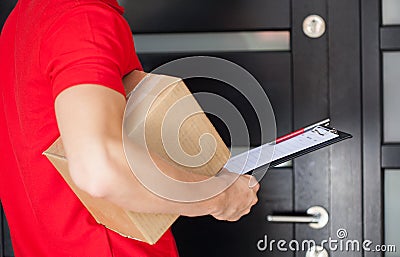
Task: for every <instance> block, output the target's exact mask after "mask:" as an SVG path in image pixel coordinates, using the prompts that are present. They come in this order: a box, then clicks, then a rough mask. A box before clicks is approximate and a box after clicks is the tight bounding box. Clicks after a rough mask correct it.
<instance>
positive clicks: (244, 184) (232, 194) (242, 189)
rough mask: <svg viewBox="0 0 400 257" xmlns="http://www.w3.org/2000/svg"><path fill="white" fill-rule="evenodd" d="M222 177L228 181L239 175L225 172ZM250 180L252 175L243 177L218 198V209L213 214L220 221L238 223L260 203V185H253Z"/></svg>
mask: <svg viewBox="0 0 400 257" xmlns="http://www.w3.org/2000/svg"><path fill="white" fill-rule="evenodd" d="M219 176H220V177H226V179H227V181H231V180H232V179H235V178H236V176H237V174H234V173H230V172H227V171H223V173H222V174H220V175H219ZM250 179H252V180H253V179H254V177H252V176H250V175H242V176H239V178H237V180H236V181H235V182H234V183H233V184H232V185H231V186H230V187H229V188H227V189H226V190H225V191H224V192H223V193H221V194H220V195H219V196H218V197H217V198H218V200H217V205H216V206H215V207H216V209H215V210H214V211H213V212H212V213H211V215H212V216H214V217H215V218H216V219H218V220H228V221H237V220H239V219H240V218H241V217H242V216H243V215H246V214H248V213H249V212H250V209H251V207H252V206H253V205H255V204H256V203H257V201H258V199H257V191H258V189H259V188H260V185H259V184H258V183H251V184H252V187H250Z"/></svg>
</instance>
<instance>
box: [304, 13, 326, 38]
mask: <svg viewBox="0 0 400 257" xmlns="http://www.w3.org/2000/svg"><path fill="white" fill-rule="evenodd" d="M325 27H326V25H325V21H324V19H323V18H322V17H321V16H319V15H315V14H313V15H309V16H307V17H306V18H305V19H304V21H303V32H304V34H306V35H307V36H308V37H310V38H319V37H321V36H322V35H323V34H324V33H325V29H326V28H325Z"/></svg>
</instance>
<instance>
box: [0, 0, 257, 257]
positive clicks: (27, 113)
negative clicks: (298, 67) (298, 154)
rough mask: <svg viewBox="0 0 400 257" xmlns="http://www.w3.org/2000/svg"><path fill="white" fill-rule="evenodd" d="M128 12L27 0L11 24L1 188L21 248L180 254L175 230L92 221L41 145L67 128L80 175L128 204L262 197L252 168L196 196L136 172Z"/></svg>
mask: <svg viewBox="0 0 400 257" xmlns="http://www.w3.org/2000/svg"><path fill="white" fill-rule="evenodd" d="M122 12H123V10H122V8H121V7H120V6H119V5H118V4H117V2H116V0H20V1H19V2H18V3H17V6H16V7H15V9H14V10H13V12H12V13H11V15H10V16H9V18H8V20H7V22H6V24H5V25H4V28H3V31H2V34H1V38H0V78H1V91H0V92H1V102H0V107H1V108H0V124H1V130H0V142H1V154H0V156H1V157H0V158H1V159H0V160H1V163H0V165H1V171H0V197H1V202H2V204H3V207H4V210H5V213H6V217H7V220H8V222H9V226H10V231H11V237H12V242H13V247H14V252H15V255H16V256H17V257H18V256H24V257H25V256H38V257H39V256H40V257H46V256H57V257H63V256H74V257H75V256H76V257H78V256H79V257H82V256H88V257H94V256H96V257H103V256H104V257H106V256H107V257H110V256H116V257H126V256H141V257H144V256H152V257H155V256H156V257H157V256H163V257H165V256H177V251H176V246H175V242H174V239H173V236H172V234H171V232H170V231H167V232H166V233H165V234H164V235H163V237H162V238H161V239H160V240H159V241H158V242H157V243H156V244H155V245H153V246H151V245H148V244H146V243H143V242H139V241H136V240H132V239H127V238H124V237H122V236H120V235H118V234H117V233H115V232H112V231H110V230H108V229H106V228H104V227H103V226H101V225H99V224H97V223H96V222H95V220H94V219H93V218H92V217H91V216H90V214H89V213H88V212H87V210H86V209H85V208H84V206H83V205H82V204H81V203H80V201H79V200H78V199H77V197H76V196H75V195H74V193H73V192H72V191H71V190H70V189H69V187H68V185H67V184H66V183H65V182H64V180H63V179H62V178H61V176H60V175H59V174H58V172H57V171H56V170H55V168H54V167H53V166H52V165H51V163H50V162H49V161H48V160H47V159H46V157H44V156H43V155H42V152H43V151H44V150H45V149H47V148H48V147H49V146H50V144H51V143H52V142H53V141H54V140H55V139H56V138H57V137H58V136H59V135H60V134H61V137H62V139H63V143H64V147H65V150H66V155H67V158H68V163H69V168H70V172H71V176H72V179H73V181H74V183H75V184H76V185H77V186H78V187H80V188H81V189H82V190H84V191H86V192H88V193H89V194H91V195H92V196H94V197H101V198H104V199H107V200H109V201H111V202H113V203H115V204H117V205H119V206H121V207H123V208H125V209H128V210H131V211H135V212H148V213H176V214H180V215H186V216H200V215H209V214H210V215H213V216H214V217H215V218H217V219H221V220H229V221H235V220H238V219H239V218H240V217H241V216H243V215H245V214H247V213H248V212H249V211H250V208H251V206H253V205H254V204H255V203H256V201H257V196H256V193H257V190H258V185H256V186H255V187H253V188H249V186H248V184H249V183H248V180H249V177H248V176H241V177H239V178H238V180H237V181H235V183H234V184H233V185H232V186H231V187H229V188H228V189H227V190H225V191H224V192H223V193H221V194H219V195H218V196H216V197H214V198H212V199H209V200H205V201H202V202H196V203H178V202H172V201H168V200H165V199H163V198H160V197H157V196H155V195H154V194H152V193H150V192H149V191H148V190H146V189H145V188H144V187H143V186H142V185H141V184H140V183H139V182H138V181H137V180H136V178H135V177H134V175H133V174H132V172H131V171H130V170H129V167H128V164H127V162H126V160H125V157H124V154H123V147H122V139H121V137H122V136H121V125H122V116H123V111H124V107H125V104H126V101H125V92H124V88H123V85H122V77H123V76H124V75H126V74H128V73H129V72H131V71H132V70H135V69H141V65H140V63H139V60H138V58H137V56H136V54H135V51H134V45H133V40H132V35H131V32H130V28H129V26H128V24H127V22H126V21H125V20H124V19H123V17H122V16H121V15H122ZM158 164H159V165H160V166H161V167H163V169H164V170H169V171H170V172H171V174H175V175H176V174H177V175H178V177H179V172H180V171H179V170H175V169H174V168H173V167H171V166H169V164H167V163H165V162H163V161H162V160H158ZM193 179H196V180H199V179H203V178H202V177H201V176H194V177H193ZM230 179H231V175H230V174H229V173H226V174H224V175H223V176H221V181H224V180H226V181H229V180H230Z"/></svg>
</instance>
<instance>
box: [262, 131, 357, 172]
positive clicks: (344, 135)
mask: <svg viewBox="0 0 400 257" xmlns="http://www.w3.org/2000/svg"><path fill="white" fill-rule="evenodd" d="M319 127H323V128H325V129H327V130H329V131H330V132H331V133H335V134H337V135H338V136H337V137H335V138H332V139H330V140H328V141H325V142H321V143H319V144H317V145H314V146H312V147H309V148H306V149H304V150H300V151H298V152H295V153H293V154H290V155H287V156H285V157H282V158H279V159H277V160H275V161H273V162H271V163H270V167H275V166H278V165H280V164H282V163H285V162H287V161H290V160H293V159H295V158H297V157H300V156H302V155H305V154H308V153H311V152H314V151H317V150H319V149H321V148H324V147H327V146H330V145H333V144H336V143H338V142H340V141H343V140H345V139H349V138H352V137H353V136H352V135H351V134H348V133H346V132H343V131H339V130H337V129H335V128H331V127H328V126H319ZM317 128H318V127H317Z"/></svg>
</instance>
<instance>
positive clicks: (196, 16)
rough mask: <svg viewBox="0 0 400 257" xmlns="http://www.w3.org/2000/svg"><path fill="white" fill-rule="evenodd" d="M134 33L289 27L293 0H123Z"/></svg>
mask: <svg viewBox="0 0 400 257" xmlns="http://www.w3.org/2000/svg"><path fill="white" fill-rule="evenodd" d="M120 3H121V4H122V5H123V6H124V7H125V10H126V13H125V15H126V18H127V19H128V22H129V24H130V25H131V27H132V30H133V31H135V33H159V32H200V31H233V30H236V31H239V30H241V31H243V30H245V31H247V30H250V31H252V30H266V29H284V28H290V0H268V1H264V0H250V1H249V0H233V1H232V0H219V1H210V0H207V1H184V0H170V1H163V0H147V1H140V2H137V1H131V0H122V1H120Z"/></svg>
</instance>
